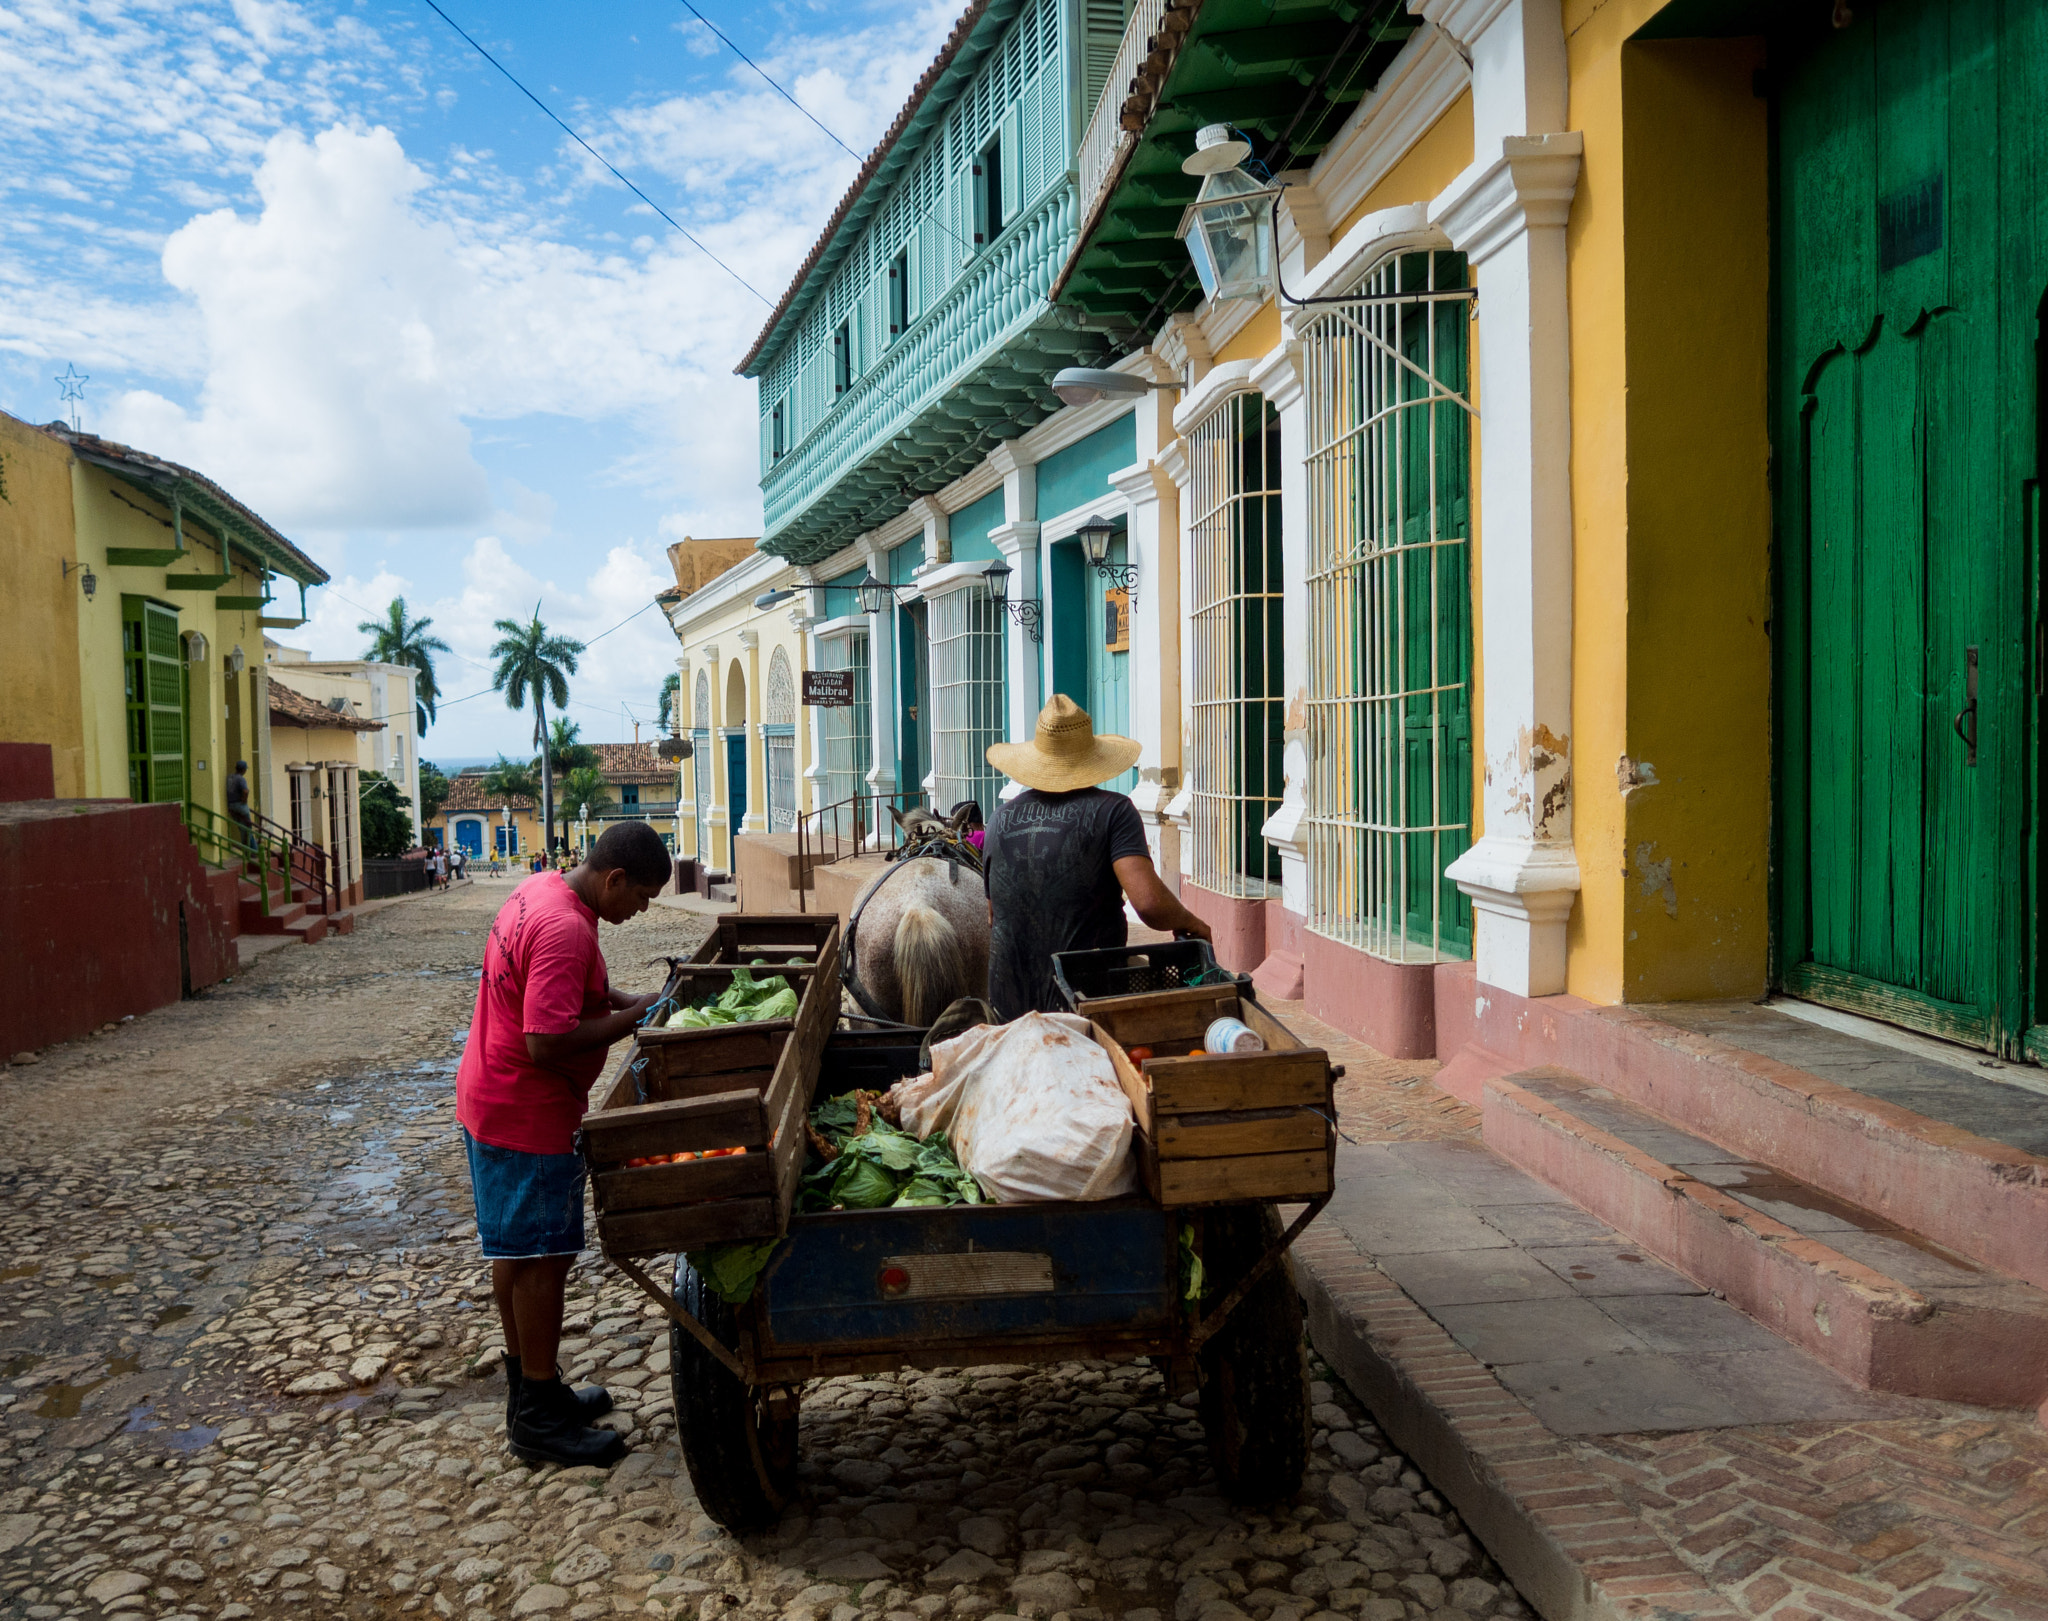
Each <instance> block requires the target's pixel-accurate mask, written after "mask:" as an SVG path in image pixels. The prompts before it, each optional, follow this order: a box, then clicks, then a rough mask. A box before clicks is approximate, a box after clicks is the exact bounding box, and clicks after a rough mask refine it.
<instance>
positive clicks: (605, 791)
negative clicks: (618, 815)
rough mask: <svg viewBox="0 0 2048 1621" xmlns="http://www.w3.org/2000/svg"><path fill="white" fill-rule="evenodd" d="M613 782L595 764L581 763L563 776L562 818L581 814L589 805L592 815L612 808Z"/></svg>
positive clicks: (566, 818) (565, 818) (565, 819)
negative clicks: (605, 778) (609, 781)
mask: <svg viewBox="0 0 2048 1621" xmlns="http://www.w3.org/2000/svg"><path fill="white" fill-rule="evenodd" d="M613 803H614V801H613V799H612V787H611V784H610V783H608V782H606V781H605V780H604V777H603V775H602V773H600V772H599V771H598V769H597V768H596V767H595V766H587V765H579V766H578V767H577V768H576V769H575V770H574V771H571V772H569V773H568V774H567V775H566V776H564V777H563V778H562V819H563V820H564V821H567V820H568V819H569V817H570V816H571V815H572V814H580V813H581V810H582V807H584V806H585V805H588V806H589V807H590V814H591V815H592V816H596V815H598V814H599V813H600V812H603V811H608V810H610V809H611V808H612V805H613Z"/></svg>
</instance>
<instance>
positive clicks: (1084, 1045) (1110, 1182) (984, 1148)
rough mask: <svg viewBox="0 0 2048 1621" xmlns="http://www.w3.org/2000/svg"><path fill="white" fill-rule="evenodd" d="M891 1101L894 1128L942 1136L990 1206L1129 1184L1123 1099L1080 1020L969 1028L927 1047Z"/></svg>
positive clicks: (1133, 1177)
mask: <svg viewBox="0 0 2048 1621" xmlns="http://www.w3.org/2000/svg"><path fill="white" fill-rule="evenodd" d="M897 1097H898V1098H899V1100H900V1101H901V1102H902V1103H903V1129H904V1130H905V1131H908V1132H912V1133H914V1134H916V1135H917V1136H918V1137H920V1138H922V1137H929V1136H930V1135H931V1134H932V1133H933V1132H935V1131H943V1132H945V1133H946V1139H947V1141H948V1142H950V1143H951V1144H952V1145H953V1152H954V1154H955V1156H957V1157H958V1159H959V1161H960V1164H961V1167H962V1168H963V1169H964V1170H965V1171H966V1172H967V1173H968V1174H969V1175H970V1176H972V1177H973V1178H974V1179H975V1181H977V1182H979V1183H980V1184H981V1190H982V1192H984V1193H986V1194H987V1195H988V1196H989V1198H990V1199H991V1200H993V1201H995V1202H996V1203H997V1204H1024V1203H1031V1202H1036V1201H1045V1200H1058V1199H1114V1198H1116V1197H1118V1196H1119V1195H1121V1194H1126V1193H1129V1192H1131V1191H1132V1190H1133V1189H1134V1188H1135V1187H1136V1186H1137V1168H1136V1167H1135V1166H1134V1165H1132V1164H1131V1131H1132V1121H1131V1105H1130V1100H1129V1099H1128V1098H1126V1097H1125V1096H1124V1089H1123V1088H1122V1087H1121V1086H1119V1085H1117V1080H1116V1071H1115V1070H1114V1069H1112V1068H1111V1067H1110V1063H1109V1054H1107V1053H1105V1052H1104V1051H1103V1050H1102V1048H1101V1047H1099V1046H1098V1045H1097V1044H1096V1042H1095V1038H1094V1037H1093V1036H1092V1035H1090V1034H1089V1031H1088V1021H1087V1020H1085V1019H1077V1018H1075V1017H1073V1016H1072V1015H1071V1014H1063V1013H1050V1014H1048V1013H1027V1014H1025V1015H1024V1016H1023V1017H1022V1018H1021V1019H1014V1020H1012V1021H1011V1022H1010V1023H1008V1024H983V1025H976V1026H975V1027H974V1028H973V1029H972V1030H969V1031H968V1032H966V1034H964V1035H960V1036H955V1037H954V1038H953V1039H952V1040H951V1041H942V1042H940V1043H938V1044H937V1045H936V1046H935V1047H933V1048H932V1072H931V1074H930V1076H928V1077H927V1076H922V1075H920V1076H919V1077H917V1079H916V1080H913V1081H906V1082H905V1083H904V1084H903V1085H902V1086H901V1087H899V1088H898V1089H897Z"/></svg>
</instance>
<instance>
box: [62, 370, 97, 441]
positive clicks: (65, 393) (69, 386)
mask: <svg viewBox="0 0 2048 1621" xmlns="http://www.w3.org/2000/svg"><path fill="white" fill-rule="evenodd" d="M52 381H53V382H55V383H56V385H57V392H58V395H59V397H60V398H61V399H62V400H63V402H64V403H65V404H66V405H68V406H69V407H70V408H71V409H70V411H69V412H68V413H67V414H68V415H69V416H70V418H71V431H72V432H73V433H83V432H84V431H85V430H84V429H83V428H82V427H81V426H80V425H79V424H80V418H81V417H82V415H83V407H84V405H85V385H86V384H87V383H89V382H91V381H92V374H91V373H90V372H82V371H80V370H79V369H78V368H77V366H75V365H73V364H72V363H71V362H70V361H66V362H65V363H64V370H63V371H62V372H61V373H59V374H58V375H57V376H56V377H55V378H53V379H52Z"/></svg>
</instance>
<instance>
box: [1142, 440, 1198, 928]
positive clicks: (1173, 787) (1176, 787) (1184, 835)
mask: <svg viewBox="0 0 2048 1621" xmlns="http://www.w3.org/2000/svg"><path fill="white" fill-rule="evenodd" d="M1179 414H1180V412H1179V407H1176V408H1175V412H1174V415H1175V419H1176V421H1175V426H1176V427H1177V426H1178V417H1179ZM1153 466H1154V467H1155V468H1156V469H1157V470H1158V474H1159V477H1160V478H1161V479H1162V480H1163V481H1164V483H1165V484H1167V485H1171V486H1172V496H1171V499H1172V501H1173V504H1174V508H1175V511H1176V512H1177V513H1185V512H1186V511H1187V488H1188V452H1187V441H1186V440H1184V439H1179V438H1176V439H1174V440H1172V441H1171V442H1170V443H1167V444H1165V445H1163V446H1162V447H1161V449H1160V452H1159V454H1158V456H1156V457H1155V458H1154V459H1153ZM1188 544H1189V542H1188V530H1187V525H1186V523H1184V522H1182V523H1176V524H1175V525H1174V535H1173V541H1172V551H1173V570H1174V575H1175V578H1176V579H1177V580H1187V579H1189V578H1191V575H1190V562H1189V557H1188ZM1160 550H1161V552H1162V553H1164V552H1165V551H1166V550H1167V546H1166V542H1165V537H1164V536H1162V537H1161V545H1160ZM1143 585H1144V582H1143V581H1142V580H1140V582H1139V587H1140V589H1143ZM1173 613H1174V620H1175V627H1174V629H1175V636H1174V640H1175V642H1176V643H1177V644H1178V645H1177V648H1176V650H1175V653H1174V654H1173V655H1172V663H1173V665H1174V669H1173V682H1174V686H1175V687H1176V689H1177V691H1176V694H1175V701H1174V703H1173V705H1172V707H1171V709H1166V708H1165V707H1164V706H1163V704H1162V711H1161V715H1160V728H1161V731H1162V732H1168V730H1169V729H1170V735H1171V736H1172V737H1173V739H1174V761H1175V764H1176V766H1177V767H1178V770H1177V772H1176V776H1175V780H1174V782H1173V783H1171V784H1162V787H1163V788H1168V789H1170V797H1168V798H1167V799H1166V802H1165V803H1164V804H1163V805H1161V806H1160V808H1159V819H1160V824H1161V826H1160V841H1159V849H1158V850H1157V851H1156V852H1155V855H1156V857H1157V859H1158V862H1159V872H1160V875H1161V876H1162V877H1163V878H1165V880H1166V882H1167V883H1168V885H1170V886H1171V887H1172V888H1173V890H1174V892H1175V893H1176V894H1178V893H1179V891H1180V883H1181V880H1182V879H1183V878H1191V877H1192V876H1193V875H1194V870H1195V841H1194V840H1193V839H1192V838H1191V837H1190V836H1189V831H1190V821H1191V818H1192V817H1193V815H1194V805H1195V795H1194V789H1193V788H1192V786H1191V785H1190V778H1189V776H1188V770H1187V757H1188V745H1189V740H1190V737H1191V735H1192V730H1193V727H1192V717H1191V716H1190V715H1189V714H1188V710H1187V703H1188V695H1189V694H1190V693H1192V692H1193V691H1194V690H1195V679H1194V678H1195V671H1194V660H1195V640H1194V638H1193V637H1192V636H1182V635H1180V634H1179V629H1180V623H1181V622H1182V621H1184V620H1185V619H1186V617H1187V615H1186V612H1185V605H1184V604H1183V603H1181V602H1180V601H1178V600H1176V601H1175V603H1174V608H1173ZM1161 654H1162V658H1161V663H1162V666H1163V665H1164V664H1165V663H1166V659H1167V655H1166V652H1165V648H1164V646H1163V645H1162V648H1161ZM1163 676H1164V671H1163V670H1162V678H1163Z"/></svg>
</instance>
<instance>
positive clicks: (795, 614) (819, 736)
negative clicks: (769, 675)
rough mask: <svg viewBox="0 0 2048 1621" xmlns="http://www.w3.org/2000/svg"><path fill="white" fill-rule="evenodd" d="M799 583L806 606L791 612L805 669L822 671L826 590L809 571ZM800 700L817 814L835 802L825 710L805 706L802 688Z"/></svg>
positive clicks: (803, 572)
mask: <svg viewBox="0 0 2048 1621" xmlns="http://www.w3.org/2000/svg"><path fill="white" fill-rule="evenodd" d="M797 583H798V585H799V586H800V587H801V589H802V591H803V598H802V603H801V606H800V607H799V608H793V609H791V610H790V616H791V618H793V619H794V620H795V621H796V625H797V628H798V629H799V630H801V631H802V632H803V643H804V659H803V663H804V668H805V669H807V670H817V669H822V668H823V667H824V662H823V660H822V658H821V657H820V656H819V652H818V632H817V626H818V625H820V624H821V623H823V621H824V618H825V591H824V588H823V587H822V586H820V585H819V584H818V579H817V576H816V575H815V574H813V573H812V572H811V571H810V570H809V569H799V570H798V571H797ZM797 701H798V703H799V705H800V706H801V707H800V708H799V710H798V713H799V714H800V715H802V717H803V720H802V726H803V733H804V740H805V743H806V744H807V745H808V747H809V749H810V756H809V763H808V764H807V765H806V766H805V767H804V781H805V783H806V784H807V785H808V786H807V788H806V790H805V792H806V793H807V795H808V797H809V801H810V808H811V812H812V814H814V815H815V814H816V813H817V812H819V811H821V810H823V809H824V808H825V806H826V805H827V804H829V803H830V802H831V796H830V794H829V793H828V792H827V790H826V784H825V731H824V726H825V711H824V710H822V709H818V708H814V707H812V706H810V705H807V704H804V703H803V689H802V687H801V685H799V687H798V689H797Z"/></svg>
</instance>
